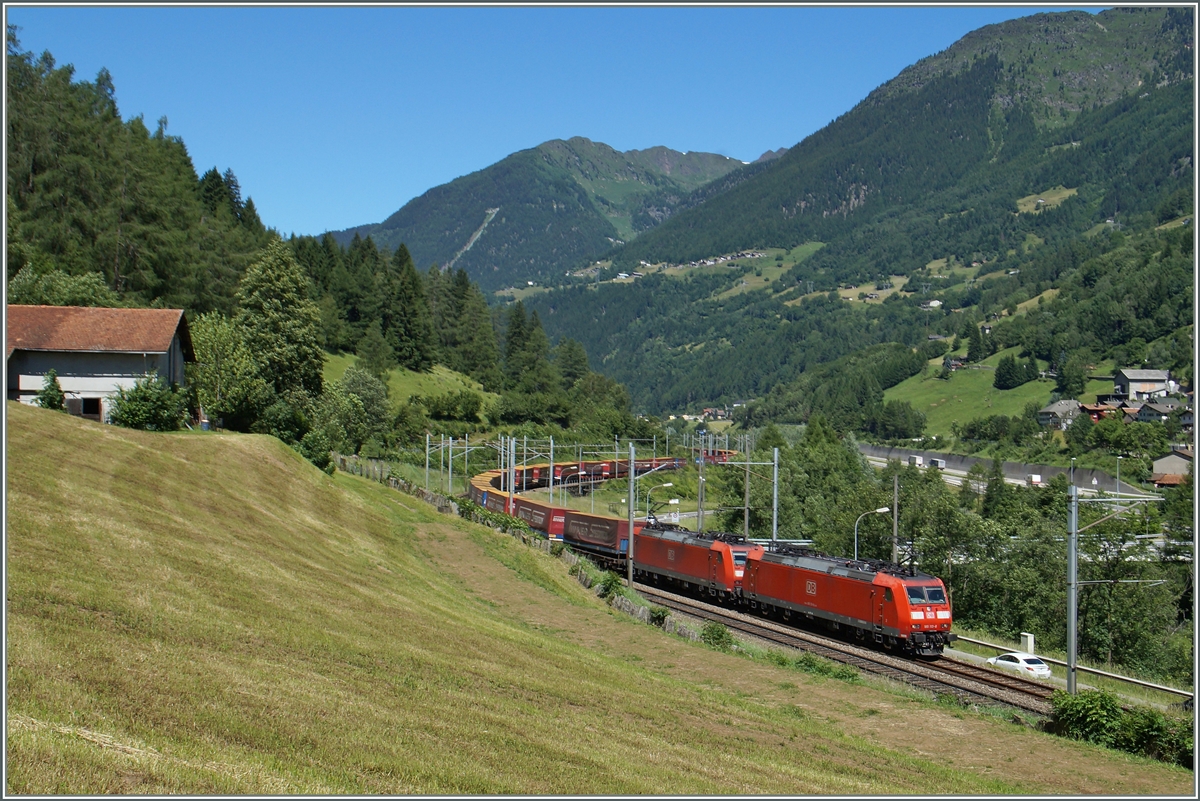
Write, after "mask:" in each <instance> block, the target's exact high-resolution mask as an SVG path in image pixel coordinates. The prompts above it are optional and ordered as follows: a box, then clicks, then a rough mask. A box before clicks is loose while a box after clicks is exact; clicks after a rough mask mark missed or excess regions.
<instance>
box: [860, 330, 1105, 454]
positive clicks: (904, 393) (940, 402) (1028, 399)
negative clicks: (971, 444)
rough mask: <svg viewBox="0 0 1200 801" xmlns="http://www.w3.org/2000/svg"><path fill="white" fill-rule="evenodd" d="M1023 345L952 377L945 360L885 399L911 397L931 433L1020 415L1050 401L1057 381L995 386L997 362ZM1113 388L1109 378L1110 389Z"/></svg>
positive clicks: (947, 433) (945, 434) (944, 433)
mask: <svg viewBox="0 0 1200 801" xmlns="http://www.w3.org/2000/svg"><path fill="white" fill-rule="evenodd" d="M1018 350H1019V348H1008V349H1005V350H1002V351H999V352H997V353H994V354H992V355H991V356H989V357H988V358H987V359H984V360H983V361H982V362H980V363H979V364H980V366H979V367H978V368H975V369H962V370H955V371H954V372H953V373H951V374H950V378H949V379H941V378H938V372H939V370H940V367H941V360H940V359H938V360H936V362H937V364H936V366H931V368H930V369H929V370H927V371H925V372H924V373H919V374H917V375H914V376H912V377H911V378H907V379H905V380H904V381H901V382H900V383H899V384H897V385H896V386H894V387H892V388H891V389H888V390H885V391H884V393H883V397H884V399H885V400H889V401H890V400H899V401H908V402H909V403H911V404H912V406H913V408H914V409H916V410H917V411H919V412H921V413H922V414H924V415H925V433H926V434H927V435H929V436H939V437H950V436H952V434H951V431H950V425H951V424H952V423H956V422H957V423H959V424H960V425H961V424H962V423H966V422H967V421H968V420H972V419H974V418H976V417H989V416H991V415H996V414H1003V415H1007V416H1009V417H1012V416H1015V415H1019V414H1021V412H1022V411H1024V409H1025V404H1027V403H1036V404H1038V406H1039V407H1041V406H1045V405H1046V404H1047V403H1049V402H1050V393H1052V392H1053V391H1054V381H1053V380H1050V379H1045V378H1042V379H1038V380H1037V381H1030V382H1029V383H1027V384H1022V385H1021V386H1019V387H1016V388H1015V389H1006V390H999V389H996V388H995V387H993V386H992V382H993V380H995V377H996V365H997V364H998V363H999V361H1000V359H1002V358H1003V357H1004V356H1006V355H1008V356H1016V355H1017V352H1018ZM1111 390H1112V383H1111V382H1109V386H1108V391H1111Z"/></svg>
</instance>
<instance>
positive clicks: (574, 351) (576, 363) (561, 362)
mask: <svg viewBox="0 0 1200 801" xmlns="http://www.w3.org/2000/svg"><path fill="white" fill-rule="evenodd" d="M554 363H555V365H556V366H557V367H558V372H559V374H560V375H561V376H562V381H563V389H568V390H569V389H570V388H571V387H573V386H575V382H576V381H578V380H579V379H581V378H583V377H584V376H585V375H587V374H588V373H589V372H591V368H590V367H589V366H588V357H587V351H586V350H584V349H583V345H581V344H579V343H578V342H576V341H575V340H573V339H570V338H567V339H564V340H563V341H562V342H559V343H558V347H557V348H555V351H554Z"/></svg>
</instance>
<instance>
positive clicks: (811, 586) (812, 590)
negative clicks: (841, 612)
mask: <svg viewBox="0 0 1200 801" xmlns="http://www.w3.org/2000/svg"><path fill="white" fill-rule="evenodd" d="M804 591H805V592H807V593H808V594H809V595H816V594H817V582H815V581H806V582H804Z"/></svg>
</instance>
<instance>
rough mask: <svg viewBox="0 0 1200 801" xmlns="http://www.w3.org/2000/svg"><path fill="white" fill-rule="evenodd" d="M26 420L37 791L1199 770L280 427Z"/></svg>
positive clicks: (12, 491) (29, 673)
mask: <svg viewBox="0 0 1200 801" xmlns="http://www.w3.org/2000/svg"><path fill="white" fill-rule="evenodd" d="M7 414H8V473H7V492H8V495H7V501H8V519H7V532H6V534H7V536H6V545H7V554H6V555H7V569H8V576H7V578H8V596H7V598H6V602H7V605H8V606H7V609H8V616H7V626H8V628H7V632H6V633H7V642H6V644H7V651H6V658H7V669H8V686H7V688H6V689H7V713H8V714H7V724H8V727H7V732H6V735H7V741H6V745H7V773H6V780H7V786H6V787H5V791H6V792H7V793H27V794H51V793H54V794H99V793H150V794H165V793H190V794H214V793H238V794H265V793H290V794H300V793H322V794H325V793H355V794H368V793H394V794H418V793H426V794H463V793H560V794H583V793H602V794H626V793H628V794H634V793H638V794H642V793H682V794H758V793H786V794H806V793H820V794H882V793H921V794H924V793H927V792H930V791H931V788H936V792H939V793H952V794H980V793H986V794H1007V793H1014V792H1028V793H1068V794H1083V793H1118V792H1119V793H1122V794H1128V793H1135V794H1136V793H1150V792H1159V793H1181V794H1182V793H1186V792H1187V791H1188V790H1189V788H1190V786H1191V774H1190V773H1187V772H1185V771H1182V770H1177V769H1171V768H1169V767H1165V766H1161V765H1155V764H1150V763H1146V762H1143V761H1138V760H1135V759H1131V758H1128V757H1123V756H1119V755H1114V754H1111V753H1108V752H1105V751H1102V750H1100V749H1098V748H1095V747H1091V746H1086V745H1082V744H1076V743H1068V742H1064V741H1059V740H1057V739H1055V738H1052V737H1050V736H1048V735H1042V734H1038V733H1036V732H1033V731H1031V730H1029V729H1026V728H1021V727H1017V726H1013V725H1009V724H1005V723H1002V722H998V721H996V720H995V719H982V718H977V717H976V716H974V715H972V714H970V713H966V712H962V711H956V710H952V709H946V708H943V707H941V706H939V705H937V704H933V703H931V702H928V701H924V700H921V699H920V698H918V697H912V694H911V693H910V694H908V695H901V694H890V693H885V692H882V691H880V690H878V689H875V688H870V687H862V686H855V687H852V686H847V685H845V684H844V683H843V682H838V681H836V680H823V679H820V678H819V677H809V676H807V675H804V674H800V673H798V672H796V671H794V670H793V671H787V670H785V669H783V668H779V667H775V666H772V665H765V664H760V663H757V662H752V663H748V662H746V661H745V660H742V659H739V658H737V657H734V656H729V655H725V654H720V653H716V652H713V651H711V650H709V649H706V648H704V647H703V646H698V645H694V644H690V643H686V642H683V641H681V640H679V639H678V638H675V637H672V636H670V635H666V634H664V633H663V632H661V631H659V630H657V629H654V628H651V627H648V626H644V625H640V624H635V623H633V622H632V621H631V620H630V619H629V618H626V617H624V616H621V615H619V614H616V613H614V612H612V611H611V610H609V609H608V608H607V607H605V606H604V605H603V604H602V602H600V601H598V600H597V599H596V598H595V597H594V596H593V595H592V594H591V593H589V592H587V591H585V590H584V589H583V588H582V587H580V586H579V584H578V583H577V582H575V581H574V579H573V578H571V577H569V576H568V575H567V572H566V566H565V565H564V564H563V563H562V562H561V561H559V560H554V559H552V558H551V557H550V556H548V555H545V554H543V553H541V552H538V551H534V550H532V549H529V548H526V547H524V546H522V545H521V544H520V543H518V542H517V541H515V540H513V539H511V538H509V537H506V536H504V535H501V534H499V533H496V532H493V531H491V530H490V529H486V528H482V527H479V526H475V525H473V524H470V523H467V522H466V521H463V520H459V519H457V518H455V519H451V518H447V517H443V516H439V515H437V514H436V513H435V512H434V511H433V510H432V508H430V507H427V506H425V505H423V504H421V503H420V502H418V501H416V500H414V499H412V498H409V497H407V496H404V495H401V494H398V493H395V492H393V491H391V490H388V489H386V488H384V487H382V486H380V485H374V484H371V483H369V482H367V481H364V480H362V479H359V478H356V477H353V476H347V475H337V476H333V477H330V476H326V475H324V474H323V473H321V472H320V471H318V470H316V469H314V468H312V467H311V466H310V465H309V464H307V463H306V462H304V461H303V460H302V459H301V458H300V457H299V456H297V455H296V454H295V453H293V452H292V451H290V450H289V449H287V448H285V447H283V446H282V445H281V444H280V443H279V442H277V441H276V440H274V439H272V438H269V437H262V436H246V435H235V434H222V433H215V432H185V433H179V434H151V433H142V432H133V431H126V430H122V429H116V428H111V427H106V426H101V425H99V424H96V423H91V422H88V421H84V420H80V419H77V418H69V417H67V416H66V415H62V414H58V413H55V412H48V411H44V410H40V409H32V408H28V407H23V406H20V407H19V406H17V405H16V404H13V403H9V404H8V406H7ZM918 720H919V721H920V722H919V724H918V723H915V721H918ZM985 742H986V743H987V744H988V747H987V748H983V747H982V745H981V744H982V743H985ZM1035 757H1036V758H1035Z"/></svg>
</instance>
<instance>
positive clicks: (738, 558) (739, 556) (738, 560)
mask: <svg viewBox="0 0 1200 801" xmlns="http://www.w3.org/2000/svg"><path fill="white" fill-rule="evenodd" d="M733 563H734V564H735V565H737V566H738V567H745V566H746V553H745V551H734V552H733Z"/></svg>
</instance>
